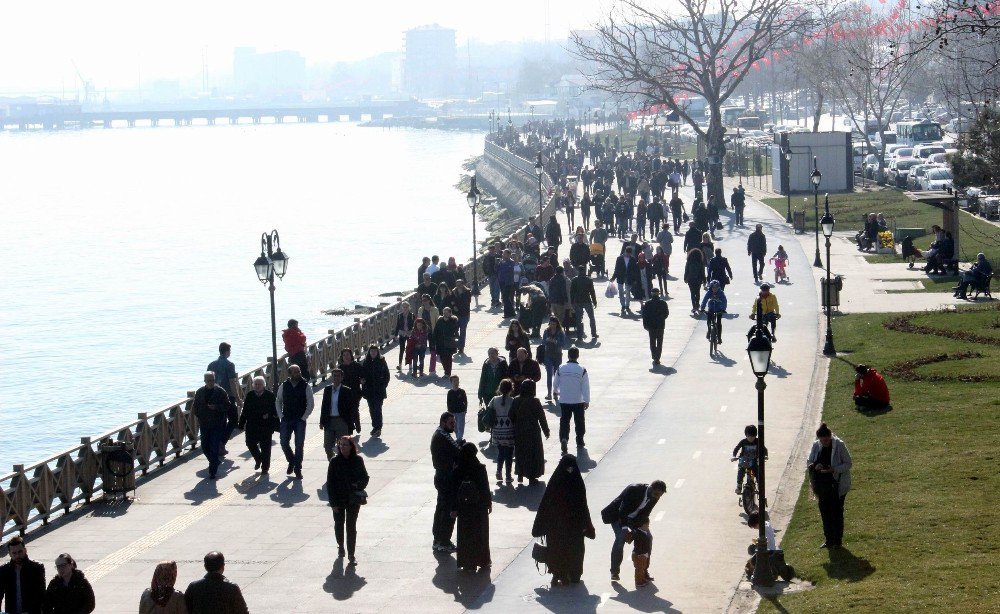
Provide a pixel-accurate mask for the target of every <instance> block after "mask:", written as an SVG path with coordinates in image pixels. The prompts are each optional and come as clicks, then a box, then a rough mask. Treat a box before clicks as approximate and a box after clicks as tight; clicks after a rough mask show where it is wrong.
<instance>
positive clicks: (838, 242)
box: [726, 179, 968, 313]
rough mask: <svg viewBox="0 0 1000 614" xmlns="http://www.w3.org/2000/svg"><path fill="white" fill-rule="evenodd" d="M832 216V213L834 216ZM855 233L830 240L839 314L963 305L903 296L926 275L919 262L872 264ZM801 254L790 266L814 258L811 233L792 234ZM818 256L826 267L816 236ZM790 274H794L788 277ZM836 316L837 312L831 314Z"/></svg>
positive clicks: (947, 298) (940, 296) (755, 193)
mask: <svg viewBox="0 0 1000 614" xmlns="http://www.w3.org/2000/svg"><path fill="white" fill-rule="evenodd" d="M726 185H727V189H729V190H731V189H732V186H733V185H736V181H735V180H729V179H727V181H726ZM747 194H748V195H750V196H752V197H753V198H754V199H757V200H760V199H762V198H774V197H775V196H776V195H775V194H771V193H767V192H764V191H761V190H757V189H755V188H753V187H747ZM834 213H836V212H834ZM856 232H857V229H840V230H839V231H837V232H835V233H834V235H833V237H832V238H831V240H830V259H831V260H832V261H833V264H832V266H831V273H832V274H833V275H842V276H843V277H844V289H843V290H842V291H841V293H840V308H839V312H840V313H888V312H898V311H925V310H937V309H942V308H947V307H950V306H953V305H959V304H961V305H965V304H968V303H967V302H966V301H962V300H959V299H956V298H954V297H952V295H951V294H948V293H947V292H905V291H907V290H910V291H912V290H919V289H921V288H922V287H923V286H922V285H921V284H920V281H921V280H924V279H927V278H928V276H927V273H924V272H923V271H922V270H920V268H919V267H921V266H923V262H922V261H918V262H917V267H916V268H913V269H910V268H908V267H907V264H906V263H905V262H902V261H900V262H892V263H877V264H875V263H872V262H871V261H869V260H868V258H866V257H865V256H864V254H863V253H862V252H859V251H858V249H857V244H856V243H855V242H854V234H855V233H856ZM792 236H794V237H795V239H796V240H797V242H798V243H799V245H800V246H801V247H802V250H803V252H804V253H805V256H806V259H805V260H803V261H799V262H798V263H793V264H802V265H809V264H811V263H812V262H813V259H814V258H815V255H816V238H815V234H814V231H812V230H810V231H809V232H805V233H802V234H793V235H792ZM819 246H820V256H821V257H822V260H823V262H824V263H826V243H825V237H823V235H822V233H820V237H819ZM814 273H816V275H817V277H816V280H817V281H816V298H817V301H819V299H820V292H821V286H820V284H819V277H820V276H824V275H825V274H826V273H825V269H820V268H816V270H815V271H814ZM792 274H794V273H792ZM834 313H837V312H834Z"/></svg>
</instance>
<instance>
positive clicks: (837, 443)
mask: <svg viewBox="0 0 1000 614" xmlns="http://www.w3.org/2000/svg"><path fill="white" fill-rule="evenodd" d="M806 470H807V471H808V472H809V485H810V487H811V488H812V491H813V493H814V494H815V495H816V498H817V499H818V500H819V514H820V517H821V518H822V519H823V536H824V537H826V541H825V542H823V545H821V546H820V548H832V549H838V548H840V547H841V545H842V544H843V540H844V499H846V498H847V493H848V491H850V490H851V453H850V452H849V451H848V450H847V446H846V445H845V444H844V442H843V441H842V440H841V439H840V438H839V437H837V436H835V435H834V434H833V433H832V432H831V431H830V427H828V426H827V425H826V423H825V422H824V423H823V424H821V425H820V427H819V428H818V429H816V441H814V442H813V445H812V450H810V451H809V459H808V460H807V461H806Z"/></svg>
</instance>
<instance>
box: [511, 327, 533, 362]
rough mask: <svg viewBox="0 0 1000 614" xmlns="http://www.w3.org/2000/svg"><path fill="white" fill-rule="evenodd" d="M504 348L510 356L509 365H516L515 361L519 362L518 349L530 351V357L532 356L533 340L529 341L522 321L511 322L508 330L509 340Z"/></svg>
mask: <svg viewBox="0 0 1000 614" xmlns="http://www.w3.org/2000/svg"><path fill="white" fill-rule="evenodd" d="M504 348H506V350H507V353H508V355H509V356H510V360H508V361H507V363H508V364H514V361H515V360H517V350H518V348H524V349H526V350H528V355H529V356H530V355H531V340H530V339H528V333H527V331H525V330H524V327H523V326H521V321H520V320H511V322H510V326H509V327H508V328H507V340H506V342H505V343H504Z"/></svg>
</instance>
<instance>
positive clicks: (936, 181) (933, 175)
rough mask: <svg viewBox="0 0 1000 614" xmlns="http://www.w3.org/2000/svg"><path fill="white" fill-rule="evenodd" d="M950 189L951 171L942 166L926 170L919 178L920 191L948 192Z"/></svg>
mask: <svg viewBox="0 0 1000 614" xmlns="http://www.w3.org/2000/svg"><path fill="white" fill-rule="evenodd" d="M951 187H952V179H951V171H950V170H948V169H947V168H945V167H943V166H937V167H934V168H930V169H927V172H926V173H924V176H923V177H921V178H920V189H921V190H928V191H931V190H942V191H943V190H948V189H950V188H951Z"/></svg>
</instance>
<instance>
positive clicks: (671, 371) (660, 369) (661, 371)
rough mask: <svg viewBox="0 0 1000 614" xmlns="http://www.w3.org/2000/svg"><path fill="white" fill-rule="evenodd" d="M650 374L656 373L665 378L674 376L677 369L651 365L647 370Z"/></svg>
mask: <svg viewBox="0 0 1000 614" xmlns="http://www.w3.org/2000/svg"><path fill="white" fill-rule="evenodd" d="M649 372H650V373H658V374H660V375H663V376H664V377H666V376H667V375H674V374H675V373H677V369H675V368H673V367H664V366H663V365H653V366H652V367H650V369H649Z"/></svg>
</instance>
